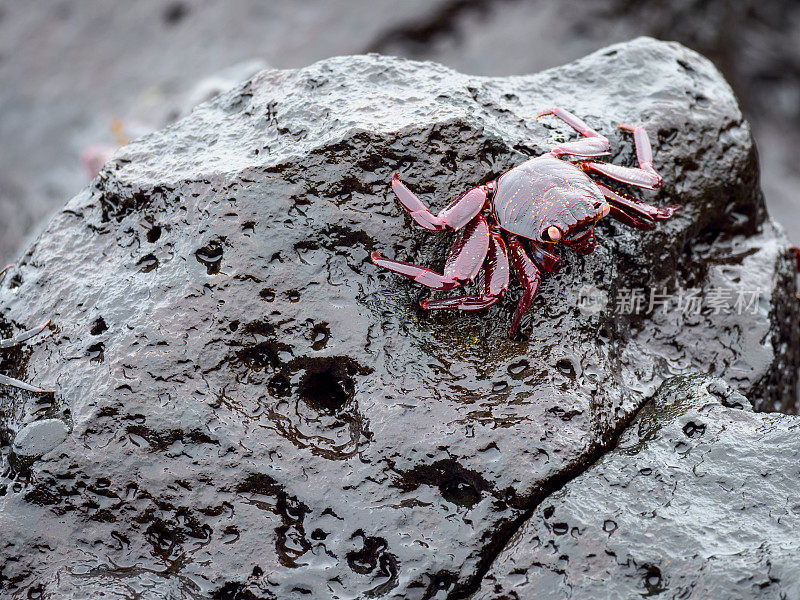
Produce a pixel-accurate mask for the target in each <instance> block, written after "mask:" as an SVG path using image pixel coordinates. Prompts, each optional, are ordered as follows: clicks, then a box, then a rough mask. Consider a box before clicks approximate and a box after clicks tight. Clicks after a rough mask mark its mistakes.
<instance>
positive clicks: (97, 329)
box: [89, 317, 108, 335]
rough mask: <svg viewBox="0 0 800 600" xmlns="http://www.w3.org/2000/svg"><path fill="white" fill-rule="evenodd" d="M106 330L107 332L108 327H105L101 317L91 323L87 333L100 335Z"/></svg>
mask: <svg viewBox="0 0 800 600" xmlns="http://www.w3.org/2000/svg"><path fill="white" fill-rule="evenodd" d="M106 330H108V325H106V322H105V319H103V317H98V318H97V319H96V320H95V322H94V323H92V328H91V329H90V330H89V333H91V334H92V335H100V334H101V333H103V332H104V331H106Z"/></svg>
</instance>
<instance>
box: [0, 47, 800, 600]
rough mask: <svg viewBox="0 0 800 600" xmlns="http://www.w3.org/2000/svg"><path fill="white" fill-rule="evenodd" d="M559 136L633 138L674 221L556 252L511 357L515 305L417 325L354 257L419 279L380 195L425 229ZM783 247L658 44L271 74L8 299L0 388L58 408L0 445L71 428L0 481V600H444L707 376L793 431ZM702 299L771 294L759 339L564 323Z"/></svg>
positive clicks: (54, 238)
mask: <svg viewBox="0 0 800 600" xmlns="http://www.w3.org/2000/svg"><path fill="white" fill-rule="evenodd" d="M645 66H646V68H645ZM552 105H562V106H564V107H566V108H568V109H570V110H572V111H574V112H575V113H577V114H578V115H581V116H582V117H584V118H585V119H586V120H587V121H588V122H589V123H590V124H591V125H593V126H595V127H597V128H598V129H599V130H600V131H602V132H603V133H604V134H605V135H607V136H609V138H610V139H611V140H612V144H613V146H614V149H615V156H614V161H615V162H617V163H618V164H633V162H632V161H633V160H634V156H633V147H632V144H631V140H630V139H629V136H627V134H622V132H620V131H618V130H617V129H616V128H615V127H616V124H617V123H619V122H630V121H633V122H640V123H642V124H643V125H645V126H646V127H647V128H648V130H649V131H650V132H651V136H652V138H653V142H654V147H655V152H656V159H655V162H656V168H658V169H659V170H660V171H661V173H662V174H663V175H664V178H665V181H666V183H665V185H664V187H663V188H662V189H661V190H660V191H659V192H658V193H657V194H651V195H650V199H651V200H652V201H654V202H657V203H675V202H678V203H681V204H683V205H685V209H684V210H683V211H682V212H681V213H680V214H679V215H678V216H676V217H675V218H674V219H673V220H672V221H670V222H667V223H664V224H663V225H661V226H660V227H659V229H658V230H657V231H655V232H652V233H642V232H638V231H633V230H630V229H627V228H625V227H623V226H621V225H619V224H617V223H612V222H604V223H602V224H601V225H600V226H599V227H598V232H599V236H598V237H599V238H600V239H599V245H598V248H597V250H596V252H595V253H594V254H593V255H591V256H589V257H581V256H577V255H575V254H571V253H569V252H563V253H562V255H563V257H564V260H565V267H564V269H563V271H562V272H561V273H560V274H558V275H556V276H553V277H551V278H549V279H547V281H546V282H545V283H544V284H543V286H542V288H541V291H540V297H539V298H538V299H537V300H536V301H535V303H534V305H533V307H532V309H531V310H530V314H529V316H528V317H527V319H526V320H524V321H523V326H522V333H523V337H522V339H520V340H509V339H508V338H507V337H506V334H507V330H508V326H509V323H510V318H511V313H512V312H513V308H514V304H515V301H516V299H517V297H518V294H519V289H518V288H515V289H513V290H512V291H511V292H510V293H509V297H508V298H506V299H505V300H504V301H503V302H501V303H500V304H499V305H497V306H495V307H493V308H491V309H490V310H488V311H486V312H484V313H481V314H438V315H428V314H424V313H423V312H422V311H421V310H420V309H419V307H418V304H417V300H418V298H419V297H420V296H421V295H424V294H426V293H427V292H425V291H423V290H422V289H421V288H420V287H418V286H416V285H414V284H412V283H410V282H409V281H407V280H401V278H399V277H397V276H395V275H392V274H389V273H385V272H381V271H379V270H378V269H376V268H375V267H374V266H373V265H371V263H370V262H369V258H368V257H369V253H370V251H372V250H381V251H383V252H385V253H386V254H387V255H389V256H396V257H397V258H399V259H401V260H410V261H413V262H419V263H422V264H431V265H435V266H437V267H438V266H440V265H441V263H442V261H443V258H444V253H445V251H446V247H447V246H448V243H449V240H448V236H446V235H436V234H431V233H429V232H425V231H421V230H420V229H419V228H416V227H413V226H412V223H411V221H410V218H409V217H408V215H407V214H405V212H404V211H403V209H402V207H400V206H399V205H398V203H397V202H396V201H395V199H394V198H393V196H392V195H391V192H390V189H389V179H390V176H391V173H392V172H393V171H395V170H401V171H403V172H404V174H405V180H406V182H407V183H408V184H409V185H410V186H412V187H413V188H414V189H415V190H417V191H418V192H419V193H420V194H421V195H422V196H423V197H424V198H426V199H428V200H429V201H430V202H431V204H432V205H433V206H434V207H436V208H437V209H438V208H440V207H442V206H443V205H444V203H446V202H448V201H449V200H450V199H452V198H453V197H454V196H455V195H457V194H459V193H460V192H461V191H463V190H465V189H467V188H468V187H471V186H473V185H475V184H478V183H481V182H484V181H487V180H489V179H491V178H493V177H496V176H497V175H498V174H500V173H501V172H503V171H504V170H505V169H507V168H509V167H511V166H512V165H514V164H517V163H519V162H521V161H522V160H524V159H525V158H526V157H527V156H530V155H536V154H538V153H541V152H543V151H545V150H546V149H547V148H548V147H549V146H551V145H552V144H555V143H557V142H558V141H563V140H565V139H568V138H570V137H572V135H573V134H572V133H571V132H570V131H569V130H568V128H567V127H565V126H564V125H563V124H560V123H557V122H552V121H548V122H546V123H537V121H536V120H535V115H536V113H537V111H539V110H541V109H542V108H546V107H549V106H552ZM783 245H784V240H783V238H782V234H781V233H780V231H779V230H778V229H777V228H776V226H775V225H773V224H772V223H771V222H770V221H769V219H768V218H767V217H766V213H765V210H764V205H763V201H762V197H761V194H760V191H759V189H758V177H757V167H756V157H755V151H754V148H753V145H752V141H751V138H750V132H749V128H748V126H747V124H746V122H745V121H744V120H743V119H742V115H741V113H740V112H739V109H738V108H737V106H736V102H735V99H734V97H733V95H732V94H731V91H730V89H729V87H728V86H727V84H726V83H725V82H724V80H723V79H722V78H721V76H720V75H719V74H718V73H717V71H716V70H715V69H714V68H713V67H712V66H711V64H710V63H708V62H707V61H706V60H705V59H703V58H701V57H699V56H698V55H696V54H695V53H693V52H691V51H688V50H686V49H685V48H683V47H681V46H679V45H677V44H671V43H660V42H656V41H653V40H650V39H639V40H635V41H633V42H630V43H628V44H623V45H618V46H614V47H611V48H608V49H605V50H603V51H600V52H598V53H596V54H593V55H591V56H589V57H587V58H585V59H582V60H580V61H577V62H575V63H572V64H570V65H567V66H565V67H561V68H558V69H554V70H550V71H547V72H544V73H540V74H538V75H532V76H526V77H515V78H503V79H488V78H480V77H468V76H463V75H460V74H458V73H455V72H453V71H450V70H448V69H446V68H444V67H441V66H438V65H435V64H431V63H417V62H411V61H406V60H400V59H393V58H385V57H379V56H366V57H345V58H335V59H330V60H326V61H323V62H320V63H317V64H315V65H312V66H310V67H308V68H305V69H302V70H297V71H283V72H281V71H266V72H263V73H261V74H259V75H258V76H256V77H254V78H253V79H252V80H250V81H249V82H247V83H246V84H244V85H242V86H240V87H238V88H237V89H235V90H233V91H231V92H229V93H227V94H225V95H223V96H221V97H219V98H217V99H215V100H213V101H211V102H209V103H206V104H204V105H201V106H200V107H198V108H197V109H196V110H195V111H194V112H193V113H192V114H191V115H190V116H189V117H187V118H186V119H184V120H183V121H181V122H179V123H177V124H175V125H173V126H171V127H169V128H168V129H165V130H164V131H161V132H158V133H156V134H153V135H150V136H147V137H145V138H143V139H141V140H138V141H137V142H135V143H133V144H131V145H130V146H128V147H126V148H125V149H124V150H123V151H122V152H121V153H120V154H118V155H117V157H116V159H115V160H114V161H112V162H111V163H109V164H108V165H107V167H106V168H105V170H104V171H102V172H101V174H100V176H99V177H98V178H97V179H96V180H95V182H94V184H93V185H92V186H91V187H90V188H88V189H86V190H85V191H84V192H83V193H81V194H79V195H78V196H76V197H75V198H74V199H73V200H72V201H70V202H69V203H68V204H67V206H66V207H65V208H64V210H63V211H62V212H61V213H59V214H58V215H57V216H56V217H55V218H54V219H53V220H52V221H51V222H50V224H49V226H48V228H47V230H46V231H45V233H44V234H43V235H42V236H41V237H40V238H39V239H38V241H37V242H36V243H35V244H34V245H33V246H32V247H31V248H30V249H29V251H28V252H27V253H26V254H25V256H24V257H23V260H22V261H21V264H20V265H19V266H18V267H17V268H16V270H15V272H14V273H13V274H12V276H11V277H9V279H8V280H7V281H6V282H5V283H4V285H3V287H2V288H0V308H1V309H2V310H1V311H0V314H2V317H3V322H2V323H1V324H2V325H3V326H4V328H5V329H6V330H9V331H10V330H11V325H13V326H14V327H21V326H24V325H28V324H30V323H32V322H38V320H40V319H42V318H44V317H52V318H53V323H54V328H53V329H52V330H51V332H50V334H49V335H48V337H46V338H44V339H39V340H36V341H35V342H34V343H32V344H31V345H30V347H29V348H21V349H15V350H14V351H13V352H12V353H10V354H9V355H8V356H6V357H4V359H5V360H4V363H3V367H4V369H5V370H6V371H7V372H8V373H9V374H10V375H13V376H16V377H20V378H23V379H25V380H26V381H31V382H34V383H37V384H39V385H44V386H52V387H53V388H54V389H57V390H58V392H57V393H56V395H55V397H52V398H47V397H45V398H40V399H37V398H35V397H34V396H33V395H30V394H27V393H24V392H19V391H15V390H8V389H2V390H0V394H2V395H0V402H1V403H0V409H2V411H3V414H2V415H1V416H2V421H1V422H2V425H3V427H2V429H0V440H2V441H3V443H4V444H6V445H7V444H10V443H11V442H12V440H13V438H14V435H16V433H17V432H18V431H19V430H20V429H21V428H22V427H23V425H24V424H26V423H29V422H31V421H35V420H37V419H41V418H62V419H64V420H65V421H69V423H70V424H71V425H70V426H71V432H70V435H69V437H68V438H67V439H66V440H65V441H64V442H63V443H62V444H61V445H59V446H58V447H57V448H56V449H55V451H53V452H50V453H48V454H47V455H45V456H44V457H43V458H42V459H41V460H39V461H37V462H34V463H33V464H32V465H30V466H29V467H28V468H26V469H15V468H13V467H12V466H9V465H7V464H4V466H3V467H4V475H3V477H4V479H3V480H2V483H0V492H2V493H0V531H2V532H3V537H2V541H0V590H2V591H3V592H4V593H7V594H18V595H23V596H24V595H25V594H27V593H28V592H30V591H34V592H37V591H39V592H41V591H44V592H47V593H48V594H50V593H52V594H61V595H65V596H70V597H80V596H81V595H88V596H91V595H92V594H93V592H94V591H97V590H101V589H102V590H103V591H104V592H105V593H107V594H109V595H112V596H119V597H121V596H127V595H131V594H141V595H142V596H143V597H149V598H150V597H151V598H169V597H179V596H194V597H217V598H234V597H236V598H239V597H241V598H253V597H257V598H281V599H283V598H295V597H298V598H299V597H309V595H310V597H314V598H324V597H333V598H353V597H380V598H420V599H421V598H433V597H437V598H441V597H447V596H449V597H458V596H463V595H464V594H467V593H469V592H470V591H471V590H475V589H477V587H478V585H479V583H480V578H481V575H482V573H483V571H484V570H485V569H486V568H488V566H489V565H490V563H491V561H492V559H493V557H494V556H495V555H496V553H497V552H499V551H500V549H501V548H502V546H503V545H505V543H506V541H507V540H508V538H509V536H510V535H511V534H512V533H513V532H514V531H515V530H516V529H517V528H518V527H519V525H520V523H521V522H522V520H523V519H524V518H525V516H526V515H527V514H528V512H529V511H530V510H531V507H532V506H534V505H535V504H537V503H538V502H540V501H541V500H542V498H544V497H545V496H546V495H547V494H549V493H550V492H551V491H552V490H554V489H556V488H557V487H559V486H560V485H562V484H563V482H564V481H565V480H566V479H567V478H569V477H571V476H573V475H574V474H576V473H578V472H580V471H581V470H583V469H584V468H585V467H586V466H587V465H588V464H590V463H591V462H592V461H593V460H594V459H595V458H596V457H597V456H598V455H599V454H600V453H601V452H602V451H604V450H605V449H607V448H608V446H609V445H610V444H611V443H612V442H613V440H614V439H615V437H616V435H617V432H618V431H619V430H620V429H621V428H622V427H623V426H624V425H625V423H626V422H627V421H628V420H629V419H630V418H631V417H632V416H633V414H634V413H635V411H636V410H637V409H638V407H639V406H640V405H641V404H642V403H643V402H644V401H645V399H646V397H647V396H649V395H650V394H652V393H653V392H654V390H655V389H656V388H657V386H658V385H659V384H660V383H661V382H662V381H663V380H664V379H665V378H667V377H669V376H671V375H674V374H679V373H684V372H691V371H693V370H696V369H700V370H703V371H710V372H713V373H716V374H721V375H723V376H725V377H727V378H728V379H729V380H730V381H731V383H732V385H733V386H734V387H735V389H736V390H738V391H739V392H742V393H746V394H750V395H751V397H752V398H753V399H754V400H755V401H756V402H757V403H758V404H759V406H762V407H775V406H784V407H789V408H791V407H792V402H793V398H794V397H795V396H794V393H795V389H794V388H795V374H796V371H795V370H794V369H793V368H790V367H791V366H792V365H794V364H796V363H795V362H794V361H795V358H796V357H795V356H794V355H793V354H792V352H794V351H795V350H793V349H794V348H796V347H797V344H796V340H795V339H793V338H792V336H793V335H795V336H796V331H797V327H796V322H797V315H796V306H795V304H794V303H792V302H791V300H792V291H791V285H790V284H791V276H790V274H791V263H790V261H789V260H788V258H787V256H786V254H785V251H784V248H783ZM720 282H722V283H729V284H731V285H734V286H740V287H743V288H750V289H752V288H753V287H757V286H760V287H761V288H762V290H761V299H760V301H758V302H757V303H756V304H755V306H754V310H755V313H754V314H749V313H748V314H746V315H738V314H736V313H733V314H724V313H720V314H700V315H688V316H687V315H683V314H682V313H678V312H677V311H666V312H661V313H658V314H655V315H654V314H653V313H654V312H655V311H649V310H647V311H644V312H641V313H640V314H637V315H626V314H619V312H618V311H615V310H614V309H613V308H612V307H608V309H607V310H606V311H605V312H602V313H600V314H598V315H585V314H583V313H582V312H581V311H580V310H578V307H577V303H576V292H577V291H578V290H579V289H580V288H581V287H583V286H586V285H595V286H597V287H598V288H600V289H601V290H602V291H604V292H606V293H607V294H608V295H609V296H610V297H611V298H616V296H617V294H618V292H619V291H620V290H624V289H626V288H633V287H637V286H644V287H645V288H646V291H647V290H649V289H650V288H656V287H657V288H658V289H661V288H662V287H666V288H667V289H669V290H675V289H678V288H679V287H681V286H683V287H697V288H698V289H700V290H703V291H705V290H706V289H707V288H709V287H714V286H718V285H720ZM645 308H647V307H645ZM793 324H794V328H792V325H793ZM4 333H5V331H4ZM4 452H5V450H4Z"/></svg>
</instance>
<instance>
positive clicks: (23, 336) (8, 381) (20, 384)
mask: <svg viewBox="0 0 800 600" xmlns="http://www.w3.org/2000/svg"><path fill="white" fill-rule="evenodd" d="M5 270H6V269H3V271H2V272H4V271H5ZM2 272H0V274H2ZM49 324H50V321H49V320H47V321H45V322H44V323H43V324H42V325H40V326H39V327H34V328H33V329H28V330H26V331H23V332H21V333H18V334H17V335H15V336H14V337H11V338H7V339H4V340H0V349H5V348H12V347H14V346H16V345H18V344H21V343H22V342H24V341H26V340H29V339H31V338H32V337H34V336H36V335H39V334H40V333H41V332H42V331H44V329H45V327H47V326H48V325H49ZM0 384H3V385H10V386H13V387H16V388H19V389H21V390H27V391H29V392H37V393H54V391H53V390H45V389H42V388H39V387H36V386H33V385H30V384H29V383H25V382H24V381H20V380H19V379H14V378H13V377H8V376H6V375H0Z"/></svg>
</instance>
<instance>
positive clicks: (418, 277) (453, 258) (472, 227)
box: [371, 214, 489, 290]
mask: <svg viewBox="0 0 800 600" xmlns="http://www.w3.org/2000/svg"><path fill="white" fill-rule="evenodd" d="M488 250H489V226H488V224H487V223H486V218H485V217H484V216H483V215H481V214H479V215H478V216H476V217H475V218H474V219H472V221H470V222H469V224H468V225H467V226H466V227H465V228H463V229H461V230H460V231H459V232H458V233H457V234H456V239H455V240H453V245H452V247H451V248H450V252H449V253H448V255H447V260H446V261H445V265H444V274H443V275H441V274H439V273H437V272H436V271H432V270H430V269H426V268H425V267H420V266H417V265H413V264H411V263H405V262H400V261H399V260H392V259H389V258H384V257H383V256H381V254H380V252H373V253H372V256H371V259H372V262H373V263H375V264H376V265H378V266H379V267H383V268H384V269H388V270H390V271H393V272H395V273H399V274H400V275H405V276H406V277H409V278H411V279H413V280H414V281H416V282H417V283H421V284H422V285H424V286H427V287H429V288H433V289H435V290H452V289H453V288H456V287H458V286H460V285H461V284H463V283H464V282H466V281H472V280H473V279H474V278H475V276H476V275H477V274H478V272H479V271H480V269H481V265H482V264H483V261H484V259H485V258H486V253H487V252H488Z"/></svg>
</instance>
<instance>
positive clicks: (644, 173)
mask: <svg viewBox="0 0 800 600" xmlns="http://www.w3.org/2000/svg"><path fill="white" fill-rule="evenodd" d="M619 128H620V129H624V130H626V131H630V132H632V133H633V143H634V145H635V147H636V158H637V160H638V161H639V168H638V169H636V168H631V167H621V166H619V165H612V164H609V163H598V162H591V161H584V162H581V168H583V170H584V171H595V172H597V173H601V174H603V175H605V176H606V177H610V178H611V179H614V180H616V181H621V182H622V183H628V184H630V185H635V186H638V187H641V188H645V189H648V190H655V189H658V188H660V187H661V184H662V183H664V180H663V179H662V178H661V175H659V174H658V172H657V171H656V170H655V168H654V167H653V149H652V147H651V146H650V138H649V137H647V132H646V131H645V130H644V128H643V127H640V126H638V125H636V126H634V125H628V124H627V123H623V124H621V125H619Z"/></svg>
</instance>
